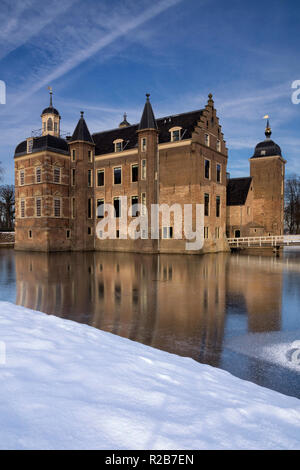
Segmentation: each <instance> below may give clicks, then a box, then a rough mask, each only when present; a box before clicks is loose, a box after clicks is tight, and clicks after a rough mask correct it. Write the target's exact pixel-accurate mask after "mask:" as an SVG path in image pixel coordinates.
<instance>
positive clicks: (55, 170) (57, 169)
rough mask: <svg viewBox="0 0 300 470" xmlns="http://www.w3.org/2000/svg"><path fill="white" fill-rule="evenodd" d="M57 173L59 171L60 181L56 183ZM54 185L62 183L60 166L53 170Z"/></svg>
mask: <svg viewBox="0 0 300 470" xmlns="http://www.w3.org/2000/svg"><path fill="white" fill-rule="evenodd" d="M57 171H58V175H59V177H58V181H55V179H56V177H55V172H57ZM53 183H55V184H60V183H61V168H60V167H59V166H55V167H54V168H53Z"/></svg>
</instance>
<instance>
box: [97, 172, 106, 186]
mask: <svg viewBox="0 0 300 470" xmlns="http://www.w3.org/2000/svg"><path fill="white" fill-rule="evenodd" d="M99 173H103V185H102V186H100V185H99V184H98V174H99ZM104 186H105V171H104V168H99V169H97V188H104Z"/></svg>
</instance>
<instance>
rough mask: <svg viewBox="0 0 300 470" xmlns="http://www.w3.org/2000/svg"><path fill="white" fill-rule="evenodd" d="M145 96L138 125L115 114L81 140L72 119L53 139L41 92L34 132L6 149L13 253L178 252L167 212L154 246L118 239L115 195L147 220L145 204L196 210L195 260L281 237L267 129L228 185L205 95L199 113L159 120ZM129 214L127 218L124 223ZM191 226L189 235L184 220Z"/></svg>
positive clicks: (181, 247)
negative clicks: (66, 131) (11, 172)
mask: <svg viewBox="0 0 300 470" xmlns="http://www.w3.org/2000/svg"><path fill="white" fill-rule="evenodd" d="M146 96H147V98H146V103H145V106H144V110H143V113H142V116H141V120H140V123H139V124H134V125H131V124H129V122H128V121H127V116H126V115H124V120H123V121H122V122H121V123H120V124H119V126H118V127H117V128H115V129H112V130H108V131H104V132H97V133H95V134H92V135H91V134H90V132H89V129H88V126H87V124H86V122H85V119H84V117H83V112H81V117H80V119H79V121H78V124H77V126H76V128H75V130H74V132H73V135H72V137H66V138H63V137H62V136H61V132H60V120H61V116H60V114H59V112H58V110H57V109H56V108H54V106H53V103H52V91H50V105H49V107H47V108H46V109H44V111H43V112H42V115H41V119H42V130H41V135H39V136H37V137H29V138H27V139H26V140H24V141H23V142H21V143H20V144H19V145H18V146H17V147H16V150H15V188H16V224H15V248H16V249H17V250H29V251H45V252H50V251H93V250H97V251H130V252H138V253H186V252H187V251H186V240H185V239H184V237H182V239H178V238H176V237H175V236H174V214H171V218H170V223H169V225H168V226H164V225H163V220H162V219H160V223H159V236H158V237H157V239H152V238H151V234H150V227H149V228H148V233H141V236H140V238H138V239H135V240H133V239H130V238H129V239H123V238H122V237H120V227H119V223H120V222H119V220H120V217H121V214H120V212H121V206H120V198H121V197H122V198H124V197H125V198H127V200H128V203H129V204H128V205H129V206H130V205H131V204H136V203H140V204H143V206H144V207H146V208H147V209H149V213H150V212H151V205H152V204H167V205H169V206H171V205H173V204H180V205H182V206H183V205H184V204H193V205H195V204H203V206H204V227H203V235H204V245H203V247H202V249H201V250H198V251H196V253H200V252H201V253H206V252H220V251H227V250H228V244H227V237H241V236H262V235H280V234H282V233H283V225H284V222H283V207H284V206H283V203H284V202H283V201H284V174H285V163H286V161H285V160H284V158H283V157H282V155H281V149H280V147H279V146H278V145H277V144H275V143H274V141H273V140H271V138H270V137H271V129H270V126H269V122H267V127H266V130H265V135H266V139H265V140H264V141H263V142H260V143H259V144H258V145H257V146H256V148H255V151H254V155H253V156H252V157H251V158H250V177H246V178H232V179H230V178H229V175H228V173H227V161H228V151H227V148H226V142H225V140H224V136H223V133H222V129H221V126H220V123H219V118H218V116H217V113H216V109H215V106H214V101H213V99H212V95H211V94H209V95H208V101H207V104H206V106H205V107H204V108H203V109H200V110H197V111H192V112H188V113H182V114H176V115H172V116H166V117H163V118H159V119H156V118H155V116H154V112H153V109H152V105H151V103H150V99H149V96H150V95H148V94H147V95H146ZM108 203H109V204H112V205H113V207H114V209H115V218H116V233H115V236H114V237H113V238H106V239H104V238H103V239H101V237H99V236H96V227H97V223H98V222H99V220H100V219H101V218H103V216H104V214H103V210H101V209H102V208H103V207H104V204H108ZM138 215H139V214H138V213H137V212H134V211H132V212H129V213H128V215H127V218H128V222H130V221H132V220H134V219H135V218H136V217H137V216H138ZM123 216H124V214H123ZM192 220H193V230H195V227H196V225H195V224H196V221H195V214H194V213H193V219H192ZM143 232H146V231H143ZM189 253H193V251H189ZM194 253H195V252H194Z"/></svg>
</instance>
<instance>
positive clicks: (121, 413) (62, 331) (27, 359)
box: [0, 302, 300, 449]
mask: <svg viewBox="0 0 300 470" xmlns="http://www.w3.org/2000/svg"><path fill="white" fill-rule="evenodd" d="M0 341H4V342H5V344H6V364H4V365H1V360H0V448H9V449H41V448H42V449H76V448H77V449H89V448H98V449H143V448H145V449H176V448H179V449H299V448H300V401H299V400H297V399H296V398H291V397H287V396H284V395H281V394H279V393H277V392H274V391H271V390H268V389H265V388H262V387H259V386H257V385H255V384H252V383H249V382H245V381H243V380H240V379H238V378H236V377H233V376H232V375H231V374H229V373H228V372H225V371H222V370H219V369H214V368H212V367H210V366H206V365H202V364H198V363H197V362H195V361H193V360H192V359H188V358H182V357H178V356H175V355H171V354H168V353H166V352H162V351H158V350H155V349H153V348H150V347H147V346H144V345H142V344H139V343H135V342H132V341H129V340H128V339H123V338H120V337H118V336H114V335H112V334H110V333H106V332H102V331H99V330H96V329H93V328H91V327H89V326H86V325H81V324H77V323H74V322H71V321H67V320H62V319H60V318H56V317H53V316H48V315H45V314H43V313H39V312H33V311H31V310H28V309H25V308H22V307H16V306H15V305H12V304H9V303H7V302H0ZM0 359H1V358H0Z"/></svg>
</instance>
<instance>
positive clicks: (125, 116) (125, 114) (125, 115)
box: [123, 113, 127, 121]
mask: <svg viewBox="0 0 300 470" xmlns="http://www.w3.org/2000/svg"><path fill="white" fill-rule="evenodd" d="M123 117H124V121H127V113H124V115H123Z"/></svg>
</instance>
